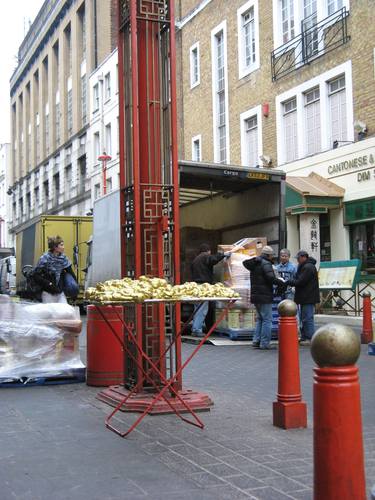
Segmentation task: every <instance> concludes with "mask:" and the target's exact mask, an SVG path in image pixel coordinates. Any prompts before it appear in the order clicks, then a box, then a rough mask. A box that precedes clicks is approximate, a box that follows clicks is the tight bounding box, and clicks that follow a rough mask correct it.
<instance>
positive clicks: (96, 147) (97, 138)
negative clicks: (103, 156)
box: [94, 132, 100, 164]
mask: <svg viewBox="0 0 375 500" xmlns="http://www.w3.org/2000/svg"><path fill="white" fill-rule="evenodd" d="M99 156H100V135H99V132H95V134H94V164H95V163H97V162H98V157H99Z"/></svg>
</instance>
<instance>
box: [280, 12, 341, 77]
mask: <svg viewBox="0 0 375 500" xmlns="http://www.w3.org/2000/svg"><path fill="white" fill-rule="evenodd" d="M348 16H349V11H347V10H346V8H345V7H343V8H342V9H340V10H338V11H337V12H335V13H334V14H332V15H330V16H328V17H326V18H325V19H323V20H322V21H319V22H318V23H314V22H313V18H312V16H310V17H308V18H306V19H304V20H303V21H302V22H301V33H300V34H298V35H297V36H296V37H294V38H292V39H291V40H289V41H288V42H287V43H285V44H284V45H281V47H278V48H277V49H275V50H274V51H273V52H272V53H271V69H272V81H275V80H278V79H279V78H282V77H283V76H286V75H288V74H290V73H291V72H293V71H296V70H297V69H299V68H301V67H303V66H306V65H308V64H310V63H311V62H312V61H314V60H315V59H317V58H318V57H321V56H323V55H324V54H327V53H329V52H331V51H332V50H334V49H336V48H337V47H341V46H342V45H344V44H345V43H347V42H348V41H349V40H350V36H349V35H348V32H347V18H348Z"/></svg>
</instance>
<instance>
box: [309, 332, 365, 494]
mask: <svg viewBox="0 0 375 500" xmlns="http://www.w3.org/2000/svg"><path fill="white" fill-rule="evenodd" d="M360 352H361V345H360V340H359V337H358V335H356V334H355V333H354V332H353V330H352V329H351V328H349V327H347V326H345V325H338V324H337V325H336V324H332V323H331V324H328V325H325V326H322V327H321V328H319V330H318V331H317V332H315V335H314V337H313V339H312V342H311V355H312V357H313V359H314V361H315V362H316V364H317V365H318V367H317V368H314V372H315V375H314V500H322V499H324V500H337V499H340V500H353V499H354V498H355V499H356V500H365V499H366V491H365V470H364V457H363V440H362V420H361V401H360V387H359V376H358V368H357V367H356V366H354V363H355V362H356V361H357V359H358V357H359V355H360Z"/></svg>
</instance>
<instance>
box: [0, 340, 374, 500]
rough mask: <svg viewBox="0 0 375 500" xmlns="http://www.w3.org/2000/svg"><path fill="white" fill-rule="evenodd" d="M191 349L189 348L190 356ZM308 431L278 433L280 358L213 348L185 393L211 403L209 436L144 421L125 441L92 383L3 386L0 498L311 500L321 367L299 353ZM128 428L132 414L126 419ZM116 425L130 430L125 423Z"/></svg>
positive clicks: (370, 416) (370, 433)
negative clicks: (107, 420)
mask: <svg viewBox="0 0 375 500" xmlns="http://www.w3.org/2000/svg"><path fill="white" fill-rule="evenodd" d="M193 348H194V346H192V345H189V344H184V345H183V355H184V356H185V357H186V356H187V355H188V354H189V353H190V352H191V350H192V349H193ZM366 352H367V348H366V346H363V347H362V355H361V357H360V360H359V366H360V376H361V388H362V405H363V422H364V431H365V448H366V452H367V458H366V468H367V482H368V488H370V486H372V484H373V483H375V393H374V390H373V387H374V382H373V381H374V380H375V357H373V356H368V355H367V353H366ZM300 355H301V366H302V373H301V375H302V389H303V396H304V400H305V401H306V402H307V403H308V415H309V427H308V429H303V430H289V431H284V430H281V429H277V428H275V427H273V426H272V402H273V401H274V400H275V394H276V386H277V380H276V374H277V350H274V351H265V352H264V351H256V350H252V349H251V348H249V347H247V346H238V347H231V348H227V347H215V346H210V345H205V346H204V347H203V348H202V350H201V351H200V352H199V353H198V355H197V357H196V358H194V359H193V361H192V363H191V365H189V368H188V370H187V371H186V374H185V379H184V382H185V386H186V387H188V388H195V389H199V390H201V391H206V392H208V393H209V395H210V396H211V397H212V398H213V399H214V401H215V406H214V407H213V408H212V410H211V412H208V413H202V414H201V416H202V419H203V421H204V422H205V424H206V427H205V429H204V430H203V431H202V430H200V429H195V428H193V427H191V426H189V425H187V424H185V423H183V422H181V421H180V420H179V419H177V418H176V417H175V416H172V415H168V416H155V417H146V419H145V420H144V422H143V423H141V425H140V426H139V427H138V429H137V430H135V431H134V432H133V433H132V434H131V435H130V436H129V437H128V438H127V439H121V438H120V437H118V436H117V435H115V434H114V433H112V432H110V431H109V430H106V429H105V426H104V417H105V415H106V414H108V413H109V411H110V408H109V407H108V406H106V405H104V404H102V403H100V402H99V401H97V400H96V399H95V395H96V393H97V392H98V391H97V389H95V388H89V387H87V386H86V385H84V384H77V385H61V386H49V387H47V386H45V387H30V388H24V389H23V388H21V389H2V390H1V402H2V404H1V407H0V415H1V417H2V419H1V421H2V426H1V428H0V444H1V447H0V463H1V468H0V480H1V483H2V493H1V499H2V500H10V499H22V500H51V499H53V500H60V499H61V500H67V499H69V500H78V499H82V500H96V499H98V500H99V499H100V500H107V499H108V500H110V499H112V500H124V499H125V500H133V499H150V500H151V499H152V500H169V499H176V500H177V499H178V500H180V499H181V500H188V499H191V500H201V499H202V500H206V499H207V500H211V499H212V500H221V499H223V500H224V499H227V500H232V499H233V500H237V499H249V498H252V499H266V500H268V499H269V500H275V499H298V500H304V499H311V498H312V489H311V487H312V477H313V475H312V429H311V418H312V406H311V397H312V367H313V362H312V359H311V356H310V352H309V349H308V348H301V349H300ZM120 418H121V420H122V421H123V423H124V424H123V425H124V426H125V425H129V424H130V423H131V422H132V421H133V420H134V415H131V414H121V416H120ZM117 424H118V425H121V424H120V423H119V422H117Z"/></svg>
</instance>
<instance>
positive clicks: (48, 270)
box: [33, 236, 79, 304]
mask: <svg viewBox="0 0 375 500" xmlns="http://www.w3.org/2000/svg"><path fill="white" fill-rule="evenodd" d="M64 250H65V248H64V241H63V239H62V238H61V237H60V236H52V237H49V238H48V252H46V253H44V254H43V255H42V256H41V257H40V259H39V261H38V263H37V265H36V267H35V269H34V271H33V280H34V281H35V282H36V283H37V284H38V285H39V287H40V289H41V301H42V302H43V303H52V302H55V303H62V304H66V303H67V300H66V294H67V295H68V296H69V297H71V298H73V299H74V298H76V297H77V295H78V289H79V287H78V283H77V278H76V276H75V274H74V271H73V269H72V263H71V262H70V260H69V259H68V257H67V256H66V255H65V254H64Z"/></svg>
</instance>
